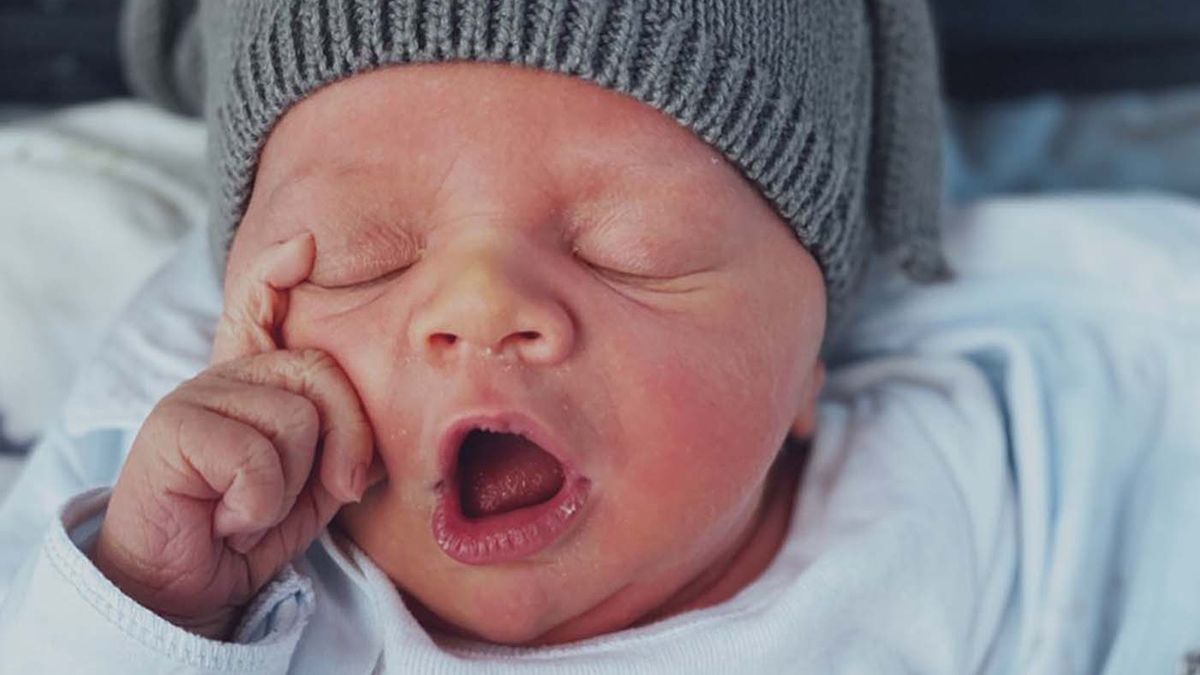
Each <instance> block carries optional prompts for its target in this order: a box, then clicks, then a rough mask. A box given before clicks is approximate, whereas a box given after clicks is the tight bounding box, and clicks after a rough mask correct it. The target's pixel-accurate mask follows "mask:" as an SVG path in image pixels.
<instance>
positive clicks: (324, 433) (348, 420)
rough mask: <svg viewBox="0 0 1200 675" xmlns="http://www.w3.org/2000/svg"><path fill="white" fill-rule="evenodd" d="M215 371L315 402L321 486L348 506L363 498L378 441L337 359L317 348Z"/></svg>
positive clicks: (241, 362) (261, 357) (281, 353)
mask: <svg viewBox="0 0 1200 675" xmlns="http://www.w3.org/2000/svg"><path fill="white" fill-rule="evenodd" d="M212 372H213V373H214V374H217V375H219V376H222V377H228V378H231V379H237V380H240V381H243V382H249V383H253V384H262V385H267V386H271V387H279V388H282V389H286V390H288V391H291V392H294V393H296V394H300V395H301V396H304V397H305V398H307V399H308V400H310V401H312V402H313V403H314V404H315V405H316V408H317V413H318V414H319V415H320V425H321V442H322V445H321V453H320V459H319V461H320V468H319V470H318V471H319V476H320V478H321V483H322V484H323V485H324V486H325V488H326V489H327V490H328V491H329V492H330V493H331V494H333V495H336V496H337V497H338V498H339V499H341V500H342V502H343V503H345V502H352V501H358V500H359V499H360V498H362V494H363V492H364V491H365V490H366V487H367V481H368V479H369V471H370V466H371V461H372V459H373V458H374V455H375V440H374V436H373V434H372V433H371V426H370V424H369V423H368V421H367V417H366V413H364V412H363V409H362V404H361V403H360V402H359V399H358V394H357V392H355V390H354V385H352V384H351V383H350V379H349V378H348V377H347V376H346V373H345V371H343V370H342V368H341V366H339V365H338V363H337V362H336V361H334V359H333V357H331V356H329V355H328V354H326V353H325V352H323V351H320V350H316V349H307V350H300V351H275V352H270V353H267V354H261V355H259V356H255V357H253V358H248V359H242V360H239V361H235V362H232V363H229V364H224V365H222V366H219V367H217V368H216V369H214V370H213V371H212Z"/></svg>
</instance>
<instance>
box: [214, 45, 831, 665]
mask: <svg viewBox="0 0 1200 675" xmlns="http://www.w3.org/2000/svg"><path fill="white" fill-rule="evenodd" d="M304 231H310V232H311V233H312V234H313V235H314V237H315V241H316V249H317V253H316V261H315V266H314V269H313V272H312V275H311V278H310V279H309V280H308V281H306V282H305V283H302V284H301V285H300V286H298V287H297V288H296V289H295V290H294V291H293V292H292V294H291V297H290V305H289V309H288V315H287V318H286V321H285V323H284V324H283V327H282V330H281V340H282V343H283V346H285V347H287V348H305V347H315V348H319V349H322V350H324V351H326V352H328V353H329V354H331V355H332V356H333V357H334V358H335V359H336V360H337V361H338V362H339V363H340V364H341V366H342V367H343V368H344V370H345V371H346V373H347V375H348V376H349V378H350V380H351V381H352V382H353V384H354V386H355V388H356V389H357V391H358V394H359V396H360V397H361V400H362V402H363V405H364V408H365V410H366V413H367V415H368V417H369V419H370V421H371V423H372V426H373V429H374V433H375V441H376V444H377V449H378V455H379V457H378V459H379V461H380V462H381V463H382V466H383V468H384V469H385V471H386V480H384V481H383V482H381V483H379V484H378V485H377V486H376V487H375V488H373V489H372V490H371V491H369V492H368V494H367V496H366V498H365V499H364V500H363V502H362V503H361V504H359V505H357V506H354V507H350V508H347V509H345V510H343V512H342V513H341V515H340V517H339V526H340V527H341V528H342V529H343V531H344V532H345V533H346V534H347V535H348V536H349V537H350V538H351V539H353V541H354V542H355V543H356V544H357V545H358V546H359V547H361V548H362V549H363V550H364V551H365V552H366V553H367V554H368V555H370V556H371V558H372V559H373V560H374V561H375V562H376V563H377V564H378V566H379V567H380V568H381V569H382V570H383V571H384V572H386V573H387V574H388V575H389V576H390V577H391V579H392V580H394V582H395V583H396V584H397V586H398V587H400V589H401V590H402V591H403V592H404V593H405V595H406V598H407V599H408V600H409V602H410V604H411V606H412V607H413V608H414V611H415V612H417V614H418V616H422V617H424V618H425V620H426V621H427V622H428V623H430V625H437V626H441V627H443V628H445V629H447V630H454V631H458V632H463V633H466V634H471V635H475V636H479V637H482V638H484V639H488V640H493V641H497V642H506V643H527V642H539V643H545V642H556V641H563V640H571V639H578V638H581V637H586V636H590V635H596V634H599V633H604V632H609V631H612V630H617V629H620V628H623V627H625V626H628V625H630V624H631V623H634V622H636V621H638V620H639V619H643V618H645V617H647V616H653V615H655V613H656V612H660V613H661V610H662V608H663V607H666V606H670V604H671V603H672V601H673V600H672V599H673V598H674V599H678V598H679V597H682V595H681V594H683V595H686V594H689V593H690V594H692V595H693V596H694V595H696V593H697V592H698V591H697V588H698V586H697V584H700V585H703V584H712V583H717V582H718V581H719V579H720V577H721V575H722V570H723V569H726V568H728V567H729V565H730V560H731V558H732V557H733V556H734V554H735V553H737V552H738V551H739V550H740V549H741V548H742V547H743V546H744V545H745V544H746V542H747V541H750V540H752V539H753V538H754V532H755V528H757V527H758V526H759V523H760V519H759V517H758V516H759V509H760V505H761V504H762V502H763V495H764V489H765V487H766V485H767V483H768V481H767V477H768V473H769V472H768V470H769V469H770V468H771V465H772V462H773V460H774V459H775V457H776V454H777V452H778V450H779V448H780V446H781V444H782V443H783V441H784V440H785V438H786V436H787V435H788V434H789V431H791V432H795V433H801V434H803V433H807V432H808V431H811V428H810V427H811V424H812V409H813V399H814V397H815V393H816V389H817V388H818V387H819V386H820V385H819V381H820V365H819V362H818V350H819V347H820V342H821V338H822V334H823V330H824V315H825V305H824V302H825V300H824V297H825V296H824V287H823V283H822V278H821V274H820V271H819V269H818V267H817V265H816V263H815V261H814V260H813V258H812V257H811V256H810V255H809V254H808V253H807V252H806V251H805V250H804V249H803V248H802V247H801V246H800V245H799V244H798V243H797V242H796V240H795V238H794V235H793V234H792V233H791V232H790V230H788V228H787V227H786V226H785V225H784V224H783V223H782V221H781V220H780V219H779V218H778V217H777V216H776V215H775V214H774V212H773V211H772V210H771V208H770V207H769V206H768V204H767V203H766V201H765V200H764V199H763V198H762V197H761V196H760V195H759V194H758V193H757V192H755V190H754V189H753V188H752V187H750V185H749V184H748V183H747V182H745V181H744V179H742V178H741V176H740V175H739V174H738V173H737V171H736V170H735V169H734V168H732V167H731V166H730V165H729V164H727V163H726V162H725V161H724V160H723V159H722V158H721V157H720V155H719V154H718V153H716V152H715V151H714V150H712V149H711V148H709V147H708V146H707V145H706V144H705V143H703V142H702V141H701V140H699V139H698V138H696V137H694V136H693V135H692V134H691V133H690V132H688V131H687V130H685V129H684V128H682V127H681V126H679V125H678V124H676V123H675V122H673V121H672V120H670V119H669V118H667V117H665V116H663V115H662V114H660V113H658V112H657V111H655V110H653V109H652V108H650V107H648V106H646V105H644V104H642V103H640V102H637V101H634V100H633V99H630V98H627V97H624V96H621V95H619V94H616V93H614V92H611V91H608V90H605V89H601V88H599V87H596V86H594V85H591V84H588V83H585V82H583V81H579V80H575V79H568V78H565V77H562V76H558V75H552V74H549V73H545V72H540V71H531V70H521V69H517V68H514V67H511V66H498V65H483V64H453V65H447V64H441V65H424V66H406V67H402V68H394V69H388V70H383V71H379V72H376V73H372V74H369V75H360V76H357V77H354V78H352V79H350V80H347V81H344V82H341V83H339V84H336V85H333V86H331V87H329V88H327V89H324V90H322V91H320V92H318V93H317V94H315V95H313V96H312V97H310V98H309V99H307V100H306V101H304V102H303V103H301V104H300V105H299V106H297V107H296V108H295V109H293V110H292V111H290V112H289V113H288V114H287V115H286V116H285V117H284V118H283V120H282V121H281V123H280V124H279V126H278V127H277V128H276V129H275V131H274V132H273V133H272V135H271V137H270V140H269V142H268V144H267V146H266V148H265V151H264V153H263V156H262V161H261V163H260V166H259V171H258V175H257V179H256V183H255V188H254V192H253V195H252V199H251V202H250V205H249V208H248V211H247V213H246V216H245V218H244V220H243V222H242V224H241V226H240V229H239V232H238V235H237V237H236V240H235V242H234V246H233V249H232V251H231V256H230V263H229V269H228V276H227V278H228V280H229V282H230V283H232V282H233V281H235V280H236V279H237V278H238V277H239V275H242V274H244V273H245V271H246V269H247V267H248V265H249V263H250V261H251V260H253V259H254V258H255V256H256V255H257V254H258V253H259V252H260V251H261V250H262V249H263V247H265V246H267V245H268V244H270V243H273V242H277V241H280V240H283V239H287V238H289V237H291V236H293V235H295V234H297V233H300V232H304ZM476 427H479V428H482V429H490V430H492V431H494V432H509V433H492V434H487V433H483V432H481V431H476V432H474V433H471V429H473V428H476ZM522 436H524V437H528V438H530V439H532V440H534V441H536V442H537V443H538V444H539V445H533V444H530V443H529V442H528V441H526V440H522ZM742 585H744V583H743V584H742Z"/></svg>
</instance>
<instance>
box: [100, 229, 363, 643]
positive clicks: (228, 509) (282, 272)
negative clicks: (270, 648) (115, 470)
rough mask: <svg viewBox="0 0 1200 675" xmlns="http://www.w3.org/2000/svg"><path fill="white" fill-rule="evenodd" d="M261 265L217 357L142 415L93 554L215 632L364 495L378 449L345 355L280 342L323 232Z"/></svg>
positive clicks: (227, 628) (235, 296)
mask: <svg viewBox="0 0 1200 675" xmlns="http://www.w3.org/2000/svg"><path fill="white" fill-rule="evenodd" d="M262 262H263V265H262V266H261V267H260V268H259V271H258V272H257V273H250V274H249V275H247V276H246V277H244V278H245V279H246V281H247V283H246V284H244V285H243V287H242V288H240V289H234V290H233V291H232V293H231V295H230V298H229V300H228V302H227V307H228V308H229V309H227V311H226V313H225V314H224V315H223V317H222V320H221V323H220V325H219V327H218V331H217V340H216V345H215V348H214V361H215V362H216V363H217V365H214V366H213V367H211V368H209V369H208V370H206V371H204V372H203V373H201V374H200V375H199V376H198V377H196V378H194V379H192V380H190V381H188V382H185V383H184V384H182V385H180V386H179V388H177V389H176V390H175V391H174V392H172V393H171V394H170V395H168V396H167V397H166V398H164V399H163V400H162V401H161V402H159V404H158V405H157V406H156V407H155V409H154V410H153V411H152V412H151V413H150V416H149V418H148V419H147V420H146V423H145V424H144V425H143V426H142V429H141V431H140V432H139V434H138V437H137V440H135V441H134V444H133V448H132V449H131V451H130V455H129V459H128V460H127V462H126V463H125V467H124V469H123V470H122V472H121V477H120V479H118V481H117V484H116V487H115V488H114V490H113V495H112V500H111V502H110V503H109V506H108V512H107V515H106V516H105V519H104V525H103V528H102V529H101V531H100V536H99V539H98V541H97V543H96V547H95V550H94V551H93V553H92V559H93V561H94V562H95V563H96V566H97V567H98V568H99V569H100V570H101V571H102V572H104V574H105V576H107V577H108V578H109V579H110V580H112V581H113V582H114V583H115V584H117V586H119V587H120V588H121V589H122V590H123V591H124V592H125V593H126V594H127V595H129V596H130V597H132V598H133V599H134V600H136V601H137V602H138V603H139V604H141V605H142V606H144V607H147V608H148V609H150V610H152V611H154V612H155V613H156V614H158V615H160V616H162V617H165V618H168V619H169V620H171V621H172V622H173V623H175V624H176V625H179V626H181V627H183V628H186V629H188V630H190V631H192V632H194V633H198V634H200V635H204V636H206V637H210V638H215V639H224V638H227V637H228V636H229V635H230V634H231V633H232V631H233V630H234V628H235V627H236V625H237V622H238V620H239V618H240V617H241V611H242V608H244V607H245V606H246V604H247V603H248V602H249V601H250V599H251V598H252V597H253V596H254V595H256V594H257V593H258V591H259V589H261V588H262V587H263V586H264V585H265V584H266V583H267V582H268V581H269V580H270V579H272V578H273V577H274V576H275V575H276V573H277V572H279V570H280V569H282V568H283V566H284V565H286V564H287V562H288V561H289V560H291V559H292V558H293V557H295V556H296V555H297V554H299V553H301V552H302V551H304V549H306V548H308V546H309V544H311V543H312V541H313V540H314V539H315V538H316V536H317V535H318V534H319V533H320V531H321V530H322V529H324V527H325V526H326V524H328V523H329V521H330V520H331V519H332V518H333V516H334V514H336V513H337V511H338V509H340V508H341V506H342V505H343V504H345V503H347V502H352V501H357V500H358V499H359V498H361V496H362V494H363V492H364V491H365V490H366V487H367V473H368V469H369V467H370V462H371V457H372V446H373V441H372V438H371V432H370V427H369V425H368V424H367V420H366V417H365V416H364V414H363V411H362V406H361V404H360V403H359V401H358V396H357V394H356V393H355V391H354V388H353V386H352V385H351V383H350V381H349V380H348V379H347V377H346V375H345V373H343V372H342V370H341V368H340V367H339V366H338V365H337V363H336V362H335V361H334V360H333V359H332V358H331V357H329V356H328V355H327V354H325V353H323V352H320V351H315V350H308V351H280V350H277V349H276V345H275V342H274V338H273V334H274V332H275V328H276V326H277V324H278V320H279V318H280V314H282V312H283V311H285V309H284V308H285V307H286V290H287V289H288V288H290V287H291V286H294V285H295V284H296V283H299V282H300V281H302V280H303V279H305V278H307V276H308V273H309V270H310V268H311V265H312V240H311V238H309V237H303V238H301V239H299V240H294V241H292V242H288V243H286V244H282V245H279V246H276V247H275V248H274V249H273V250H271V251H269V252H268V254H267V255H266V256H264V258H263V261H262Z"/></svg>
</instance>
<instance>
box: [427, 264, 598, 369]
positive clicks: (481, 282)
mask: <svg viewBox="0 0 1200 675" xmlns="http://www.w3.org/2000/svg"><path fill="white" fill-rule="evenodd" d="M462 263H463V264H462V265H461V266H460V267H458V268H457V270H455V271H454V272H453V273H450V274H445V275H443V277H444V280H443V281H442V282H441V283H439V284H438V286H437V287H436V288H434V289H433V291H432V293H431V294H430V296H429V297H428V298H427V299H426V300H425V302H424V303H423V304H422V305H421V306H420V307H419V308H418V309H417V311H416V312H415V314H414V317H413V320H412V322H411V323H410V325H409V343H410V346H411V348H412V349H413V351H414V353H417V354H421V355H424V356H425V357H426V358H428V359H429V360H430V361H431V362H432V363H433V364H435V365H449V364H451V363H453V362H455V361H457V360H459V359H462V358H466V357H479V356H484V357H498V358H509V359H516V360H519V361H521V362H523V363H526V364H529V365H554V364H556V363H559V362H561V361H562V360H563V359H565V358H566V357H567V356H568V354H569V353H570V352H571V349H572V347H573V345H574V340H575V326H574V322H573V321H572V318H571V313H570V312H569V311H568V309H567V307H566V306H565V305H564V304H563V302H562V300H561V299H560V298H559V297H558V296H557V295H556V294H555V293H554V290H553V288H552V287H550V286H549V285H548V284H547V282H545V281H544V280H541V279H538V278H536V275H535V274H534V273H531V272H529V271H527V270H526V271H520V270H519V269H518V268H519V264H518V262H517V261H516V260H506V259H502V258H501V256H497V255H486V254H479V255H475V256H472V257H471V258H470V259H469V260H463V261H462Z"/></svg>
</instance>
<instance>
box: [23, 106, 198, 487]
mask: <svg viewBox="0 0 1200 675" xmlns="http://www.w3.org/2000/svg"><path fill="white" fill-rule="evenodd" d="M30 112H31V111H30V110H29V109H28V108H22V109H15V108H9V109H7V110H6V115H5V116H4V118H3V119H5V120H6V121H7V124H5V125H4V126H0V204H3V205H4V206H3V212H2V214H3V215H2V216H0V241H3V242H4V245H3V246H0V316H4V317H5V322H4V327H3V328H2V329H0V455H7V456H9V457H11V456H12V455H14V454H16V453H17V452H18V451H19V450H21V449H23V448H25V447H28V446H29V445H30V444H31V443H32V442H33V441H34V440H35V439H36V437H37V435H38V434H39V433H40V431H41V429H42V428H43V427H44V425H45V424H46V421H47V419H48V418H49V416H50V415H51V414H52V413H53V412H54V411H55V410H56V409H57V408H58V406H59V405H60V404H61V402H62V400H63V397H64V396H65V394H66V391H67V388H68V386H69V385H70V382H71V379H72V377H73V376H74V374H75V371H76V369H77V368H78V367H79V365H80V363H82V362H83V361H84V360H85V359H86V358H87V357H88V355H89V354H90V353H91V350H92V349H93V348H94V346H95V344H96V342H97V340H98V338H99V336H100V335H101V334H102V333H103V331H104V329H105V326H106V325H107V322H108V321H109V320H110V318H111V317H112V316H113V315H114V314H115V313H116V311H117V310H118V309H119V308H120V307H121V306H122V305H123V304H124V303H125V302H126V301H127V299H128V297H129V295H130V294H131V292H132V291H133V290H134V289H135V288H136V286H137V285H138V284H139V283H140V282H141V281H142V280H143V279H145V278H146V276H147V275H148V274H149V273H150V272H151V271H152V270H153V269H154V268H155V267H156V266H157V265H159V264H160V263H161V262H162V261H163V260H164V258H165V256H166V254H167V253H168V251H169V250H170V249H171V248H172V246H173V245H174V243H175V242H176V241H177V240H178V239H179V238H180V237H181V235H182V234H183V233H184V232H185V231H186V230H187V229H188V228H190V227H193V226H195V225H197V224H199V223H200V222H201V221H202V220H203V217H204V213H205V211H204V202H203V179H202V174H201V166H202V157H203V152H204V139H205V136H204V131H203V127H202V125H200V124H199V123H198V122H195V121H192V120H187V119H184V118H181V117H176V116H173V115H169V114H167V113H163V112H161V111H159V110H156V109H154V108H152V107H150V106H148V105H145V104H141V103H136V102H128V101H115V102H107V103H100V104H94V105H88V106H83V107H79V108H73V109H68V110H64V111H61V112H58V113H55V114H50V115H41V116H32V115H30V114H29V113H30ZM14 120H15V121H14ZM12 466H15V462H14V461H13V460H11V459H5V460H3V461H0V491H2V490H3V487H4V485H5V483H6V480H7V477H8V476H9V475H10V474H11V472H12V471H11V467H12Z"/></svg>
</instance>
